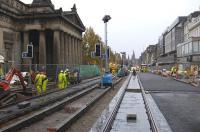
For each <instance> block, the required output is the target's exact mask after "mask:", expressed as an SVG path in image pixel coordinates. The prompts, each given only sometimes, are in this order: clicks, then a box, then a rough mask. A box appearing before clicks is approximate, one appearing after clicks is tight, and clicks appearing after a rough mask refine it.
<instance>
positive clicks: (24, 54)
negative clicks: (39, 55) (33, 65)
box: [22, 45, 33, 58]
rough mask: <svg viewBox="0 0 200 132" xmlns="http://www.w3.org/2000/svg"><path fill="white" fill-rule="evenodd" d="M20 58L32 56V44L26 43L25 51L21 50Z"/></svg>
mask: <svg viewBox="0 0 200 132" xmlns="http://www.w3.org/2000/svg"><path fill="white" fill-rule="evenodd" d="M22 58H33V45H27V51H26V52H22Z"/></svg>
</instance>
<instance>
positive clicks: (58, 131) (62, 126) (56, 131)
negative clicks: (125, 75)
mask: <svg viewBox="0 0 200 132" xmlns="http://www.w3.org/2000/svg"><path fill="white" fill-rule="evenodd" d="M120 81H121V79H118V80H117V81H116V82H115V83H114V84H115V85H116V84H117V83H119V82H120ZM111 89H112V87H109V88H107V89H105V91H104V92H103V93H101V94H99V95H98V96H97V97H95V98H94V99H93V100H92V101H91V102H90V103H88V104H87V105H85V106H84V107H82V108H81V109H80V110H78V111H77V112H76V113H75V114H74V115H73V116H71V117H70V118H69V119H66V120H64V121H62V123H59V124H58V125H56V126H55V127H49V128H48V131H49V132H65V131H66V129H67V128H69V127H70V126H71V124H72V123H73V122H75V121H76V120H77V119H78V118H80V117H81V116H82V115H83V114H84V113H86V112H87V110H89V109H90V108H91V107H92V106H93V105H94V104H95V103H96V102H97V101H98V100H99V99H100V98H101V97H102V96H104V95H105V94H106V93H107V92H108V91H110V90H111Z"/></svg>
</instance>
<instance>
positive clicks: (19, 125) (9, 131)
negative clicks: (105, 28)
mask: <svg viewBox="0 0 200 132" xmlns="http://www.w3.org/2000/svg"><path fill="white" fill-rule="evenodd" d="M118 82H119V81H117V83H118ZM96 87H97V85H95V86H92V87H91V88H89V89H86V90H84V91H81V92H80V93H77V94H76V95H73V96H72V97H69V98H66V99H64V100H62V101H61V102H59V103H56V104H54V105H53V106H50V107H48V108H45V109H44V110H41V111H39V112H35V113H34V114H33V115H31V116H29V117H27V118H25V119H22V120H20V121H17V122H15V123H14V124H12V125H9V126H7V127H4V128H3V129H2V131H0V132H12V131H16V130H19V129H21V128H24V127H26V126H27V125H30V123H31V124H32V123H33V122H37V121H39V120H41V119H43V118H44V117H46V116H49V115H50V114H52V113H53V112H56V111H58V110H59V109H62V107H63V106H64V105H66V104H68V103H71V102H73V101H75V100H77V99H79V98H81V97H82V96H84V95H86V94H88V93H89V92H91V91H93V90H95V89H96ZM110 89H111V88H109V89H107V90H105V92H104V94H105V93H106V92H107V91H108V90H110ZM102 96H103V94H102V95H99V96H98V97H97V98H96V99H94V100H93V101H92V102H91V104H88V105H87V106H85V108H82V109H81V111H79V113H77V115H75V116H74V117H73V118H71V119H70V120H65V122H63V123H61V124H59V125H58V126H56V130H58V131H61V130H64V129H65V128H66V127H68V126H69V125H70V124H71V123H72V122H73V121H75V120H76V118H79V116H80V114H81V113H84V112H86V110H87V109H89V107H90V106H91V105H93V104H94V103H95V102H96V101H97V100H98V99H99V98H100V97H102ZM66 121H68V122H66Z"/></svg>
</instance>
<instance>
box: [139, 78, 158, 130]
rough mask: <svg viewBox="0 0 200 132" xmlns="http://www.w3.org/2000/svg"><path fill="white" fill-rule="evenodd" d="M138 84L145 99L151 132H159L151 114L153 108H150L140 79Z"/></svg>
mask: <svg viewBox="0 0 200 132" xmlns="http://www.w3.org/2000/svg"><path fill="white" fill-rule="evenodd" d="M137 77H138V76H137ZM138 82H139V85H140V88H141V90H142V97H143V100H144V104H145V108H146V110H147V116H148V119H149V123H150V126H151V130H152V132H159V129H158V126H157V125H156V123H155V121H154V118H153V114H152V112H151V108H150V106H149V104H148V101H147V99H146V94H145V90H144V87H143V85H142V83H141V80H140V78H139V77H138Z"/></svg>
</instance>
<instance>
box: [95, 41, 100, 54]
mask: <svg viewBox="0 0 200 132" xmlns="http://www.w3.org/2000/svg"><path fill="white" fill-rule="evenodd" d="M95 53H96V56H101V45H100V44H96V45H95Z"/></svg>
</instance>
